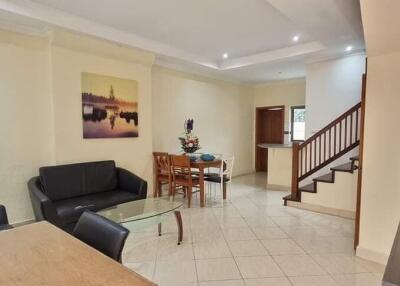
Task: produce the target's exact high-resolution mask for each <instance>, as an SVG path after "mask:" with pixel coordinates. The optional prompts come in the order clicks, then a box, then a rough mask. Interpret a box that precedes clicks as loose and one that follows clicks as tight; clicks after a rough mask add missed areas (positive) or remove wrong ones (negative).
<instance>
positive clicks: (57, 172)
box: [39, 161, 118, 201]
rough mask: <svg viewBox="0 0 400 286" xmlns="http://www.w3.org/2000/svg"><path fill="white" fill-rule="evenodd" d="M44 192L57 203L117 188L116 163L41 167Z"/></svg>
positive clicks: (105, 162) (102, 162)
mask: <svg viewBox="0 0 400 286" xmlns="http://www.w3.org/2000/svg"><path fill="white" fill-rule="evenodd" d="M39 174H40V181H41V184H42V186H43V192H44V193H45V194H46V195H47V196H48V197H49V199H50V200H53V201H57V200H62V199H67V198H72V197H78V196H84V195H88V194H92V193H100V192H105V191H111V190H114V189H116V188H117V184H118V182H117V172H116V168H115V162H114V161H100V162H88V163H79V164H69V165H59V166H49V167H41V168H40V169H39Z"/></svg>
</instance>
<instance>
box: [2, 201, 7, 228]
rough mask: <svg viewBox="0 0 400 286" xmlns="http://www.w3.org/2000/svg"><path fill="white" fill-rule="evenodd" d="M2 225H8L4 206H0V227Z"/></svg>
mask: <svg viewBox="0 0 400 286" xmlns="http://www.w3.org/2000/svg"><path fill="white" fill-rule="evenodd" d="M2 224H8V217H7V212H6V208H5V206H3V205H0V225H2Z"/></svg>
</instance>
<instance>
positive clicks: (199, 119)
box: [152, 67, 254, 175]
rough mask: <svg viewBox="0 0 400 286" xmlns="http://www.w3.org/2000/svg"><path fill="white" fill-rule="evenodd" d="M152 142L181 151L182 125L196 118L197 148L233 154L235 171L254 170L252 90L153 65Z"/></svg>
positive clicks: (159, 146)
mask: <svg viewBox="0 0 400 286" xmlns="http://www.w3.org/2000/svg"><path fill="white" fill-rule="evenodd" d="M152 83H153V84H152V85H153V146H154V150H155V151H166V152H171V153H178V152H180V145H179V141H178V136H180V135H182V133H183V132H184V129H183V123H184V121H185V119H187V118H193V119H194V133H195V134H196V135H197V136H198V137H199V139H200V145H201V147H202V149H201V150H200V152H213V153H222V154H226V155H231V154H232V155H234V156H235V167H234V174H235V175H238V174H244V173H249V172H251V171H252V170H253V153H252V152H253V148H254V144H253V114H254V110H253V109H254V106H253V89H252V88H250V87H246V86H242V85H237V84H232V83H228V82H224V81H217V80H211V79H207V78H203V77H198V76H193V75H189V74H187V73H182V72H177V71H172V70H169V69H166V68H162V67H154V68H153V74H152Z"/></svg>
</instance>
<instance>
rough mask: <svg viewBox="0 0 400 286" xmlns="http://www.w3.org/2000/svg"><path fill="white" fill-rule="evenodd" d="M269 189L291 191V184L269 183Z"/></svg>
mask: <svg viewBox="0 0 400 286" xmlns="http://www.w3.org/2000/svg"><path fill="white" fill-rule="evenodd" d="M267 190H268V191H288V192H289V191H290V187H289V186H283V185H273V184H267Z"/></svg>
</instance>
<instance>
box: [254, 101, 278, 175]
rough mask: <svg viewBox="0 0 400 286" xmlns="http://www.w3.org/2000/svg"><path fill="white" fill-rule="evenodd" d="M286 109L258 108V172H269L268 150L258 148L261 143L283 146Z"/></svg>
mask: <svg viewBox="0 0 400 286" xmlns="http://www.w3.org/2000/svg"><path fill="white" fill-rule="evenodd" d="M284 122H285V107H284V106H272V107H258V108H257V109H256V151H255V156H256V158H255V163H256V164H255V165H256V171H257V172H267V171H268V149H266V148H261V147H258V146H257V145H258V144H261V143H272V144H283V142H284Z"/></svg>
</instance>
